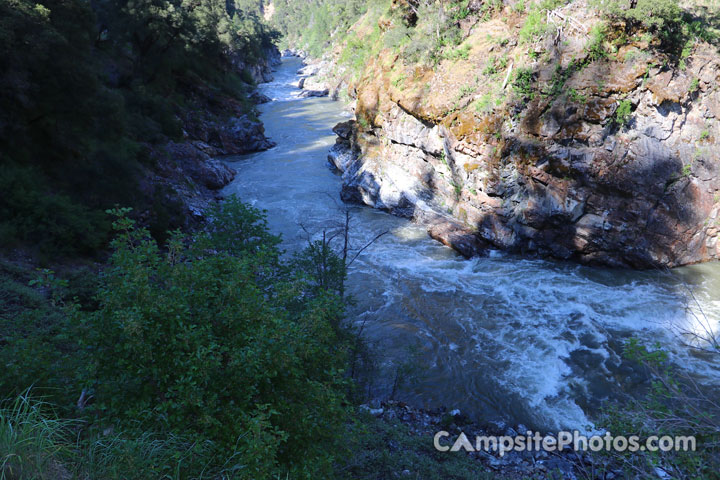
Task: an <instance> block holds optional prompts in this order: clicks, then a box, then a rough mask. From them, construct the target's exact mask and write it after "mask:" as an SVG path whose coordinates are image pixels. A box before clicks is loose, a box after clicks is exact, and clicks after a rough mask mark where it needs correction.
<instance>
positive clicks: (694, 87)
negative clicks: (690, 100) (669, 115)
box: [688, 77, 700, 93]
mask: <svg viewBox="0 0 720 480" xmlns="http://www.w3.org/2000/svg"><path fill="white" fill-rule="evenodd" d="M699 88H700V80H699V79H698V78H697V77H695V78H693V79H692V81H691V82H690V86H689V87H688V92H690V93H695V92H697V91H698V89H699Z"/></svg>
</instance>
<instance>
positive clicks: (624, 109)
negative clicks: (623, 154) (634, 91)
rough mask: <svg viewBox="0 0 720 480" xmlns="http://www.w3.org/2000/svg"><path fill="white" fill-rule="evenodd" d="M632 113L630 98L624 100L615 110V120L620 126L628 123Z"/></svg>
mask: <svg viewBox="0 0 720 480" xmlns="http://www.w3.org/2000/svg"><path fill="white" fill-rule="evenodd" d="M630 115H632V102H631V101H630V100H622V101H621V102H620V104H619V105H618V107H617V109H616V110H615V116H614V117H613V121H614V122H615V124H616V125H618V126H621V127H622V126H624V125H627V123H628V122H629V121H630Z"/></svg>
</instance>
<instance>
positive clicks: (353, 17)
mask: <svg viewBox="0 0 720 480" xmlns="http://www.w3.org/2000/svg"><path fill="white" fill-rule="evenodd" d="M273 6H274V7H275V13H274V15H273V17H272V22H273V24H274V25H275V27H276V28H277V29H278V30H279V31H280V32H281V33H282V34H283V39H282V42H283V44H284V45H288V46H293V47H302V48H304V49H306V50H307V51H308V52H309V53H310V54H311V55H313V56H316V57H317V56H320V55H321V54H322V53H323V52H324V51H325V49H326V48H327V47H328V46H329V45H330V40H335V41H336V42H338V43H339V41H340V40H341V39H342V36H343V35H345V32H347V31H348V30H349V28H350V27H351V26H352V24H353V23H355V22H356V21H357V20H358V19H359V18H360V17H361V16H362V15H363V14H364V13H366V12H367V11H368V10H372V11H373V15H372V16H374V17H377V16H378V15H379V14H380V13H381V12H384V11H385V10H387V8H388V7H389V2H388V1H387V0H374V1H372V2H363V1H361V0H330V1H319V0H301V1H293V0H280V1H276V2H273ZM333 35H335V37H334V38H333V37H332V36H333Z"/></svg>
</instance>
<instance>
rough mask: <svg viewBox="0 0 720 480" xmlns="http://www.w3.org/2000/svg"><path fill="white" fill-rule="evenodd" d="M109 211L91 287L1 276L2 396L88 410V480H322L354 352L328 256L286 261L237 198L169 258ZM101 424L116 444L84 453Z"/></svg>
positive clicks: (313, 250)
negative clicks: (105, 246)
mask: <svg viewBox="0 0 720 480" xmlns="http://www.w3.org/2000/svg"><path fill="white" fill-rule="evenodd" d="M110 213H112V215H114V216H115V217H116V220H115V222H114V224H113V228H114V229H115V231H116V232H117V237H116V238H115V240H114V241H113V242H112V246H113V248H114V250H115V251H114V253H113V255H112V257H111V258H110V260H109V264H108V266H107V267H106V268H105V269H104V270H103V273H102V275H101V276H100V277H99V279H98V280H96V281H95V282H92V281H87V280H83V277H82V276H77V275H76V276H74V277H70V278H69V279H68V280H69V281H66V280H65V278H63V277H60V276H58V275H57V274H55V273H54V272H52V271H50V270H42V271H39V272H38V273H37V274H31V273H30V272H27V271H26V270H24V269H23V268H22V267H16V266H13V265H12V264H4V263H3V264H0V266H2V271H1V272H0V274H1V275H0V282H2V283H0V287H1V288H0V332H2V333H0V335H1V336H0V342H2V344H3V348H2V349H0V364H2V365H3V367H4V368H3V370H2V372H1V374H0V390H2V391H3V392H6V393H10V392H14V391H15V392H16V391H17V390H18V389H20V388H25V387H26V386H28V385H33V384H34V385H35V386H36V387H35V389H36V390H37V391H39V392H42V393H43V394H47V395H49V396H50V397H51V398H52V399H53V401H55V402H57V403H58V404H59V405H61V406H62V412H64V414H65V415H69V414H72V413H74V412H75V411H74V409H71V408H68V407H69V406H70V405H74V404H75V403H76V402H78V396H80V392H81V391H82V392H83V395H82V397H83V398H85V401H83V402H81V403H86V402H87V400H88V399H91V400H90V402H89V403H87V405H86V406H84V410H83V412H82V415H83V418H85V419H86V420H87V422H88V423H89V427H86V428H83V440H82V444H81V445H79V446H78V448H77V449H78V451H79V452H81V454H79V455H80V457H79V458H73V459H72V460H71V463H72V464H73V465H76V466H77V468H79V469H80V470H82V471H83V472H94V473H93V475H96V476H92V477H91V478H138V479H140V478H159V477H162V476H165V475H167V476H168V477H170V478H198V477H199V476H202V475H203V474H202V472H205V474H207V475H211V474H213V473H212V472H215V473H217V472H219V471H225V470H228V469H229V471H230V472H231V473H230V474H228V475H229V476H231V477H232V478H271V477H272V476H274V475H283V476H284V475H285V474H287V475H290V476H291V477H292V478H317V477H326V476H327V475H328V474H330V473H331V471H332V467H333V462H334V460H335V458H336V455H338V454H340V453H341V452H342V446H341V445H339V444H338V443H337V442H338V441H339V439H340V436H339V435H338V434H337V432H338V431H339V429H340V428H341V427H342V426H343V424H344V421H345V419H346V414H345V408H344V406H343V405H344V404H345V402H346V398H347V394H348V392H349V390H350V389H349V383H348V382H349V380H348V378H347V376H346V375H345V374H344V370H345V368H346V366H347V365H348V363H349V362H348V352H349V348H350V347H349V346H350V340H351V338H350V334H349V333H348V332H346V331H345V330H344V329H343V328H341V327H340V319H341V318H342V316H343V314H344V300H343V298H342V296H343V282H344V280H345V264H344V261H343V260H342V259H341V258H340V257H338V255H336V254H335V252H334V250H333V249H332V248H330V245H329V243H328V242H314V243H311V244H310V245H309V247H308V248H307V249H306V250H305V251H304V252H299V253H297V254H296V255H295V256H294V257H293V258H292V259H290V260H283V258H282V257H281V252H280V250H279V249H278V244H279V241H280V240H279V238H278V237H276V236H273V235H271V234H270V233H268V231H267V224H266V220H265V217H264V215H263V214H262V212H260V211H258V210H257V209H254V208H252V207H250V206H247V205H244V204H242V203H241V202H239V201H237V200H236V199H234V198H231V199H229V200H228V201H226V202H225V203H223V204H222V205H218V206H216V207H215V208H213V209H211V210H210V211H209V212H208V217H209V222H208V227H207V229H206V231H203V232H199V233H197V234H195V235H193V236H184V235H182V234H180V233H178V232H175V233H173V234H171V235H170V237H169V240H168V242H167V248H166V249H161V248H160V247H159V246H158V244H157V242H156V241H155V240H154V239H153V238H152V237H151V236H150V235H149V232H148V231H147V230H144V229H140V228H137V227H136V226H135V222H134V221H133V220H132V219H130V218H128V214H129V213H130V209H128V208H122V209H121V208H116V209H113V210H111V211H110ZM88 292H92V293H88ZM97 419H101V420H100V422H97ZM96 422H97V423H96ZM108 425H110V426H116V427H119V430H118V432H119V433H117V434H112V435H111V436H106V435H104V434H103V435H102V436H100V438H98V439H97V441H96V440H93V439H95V438H96V437H98V436H99V434H100V429H105V428H106V427H107V426H108ZM141 432H142V433H141ZM188 439H192V440H188ZM138 469H140V470H138ZM129 472H135V473H129ZM213 478H215V477H213Z"/></svg>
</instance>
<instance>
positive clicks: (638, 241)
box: [329, 21, 720, 268]
mask: <svg viewBox="0 0 720 480" xmlns="http://www.w3.org/2000/svg"><path fill="white" fill-rule="evenodd" d="M493 22H496V23H499V21H492V22H489V23H490V24H492V23H493ZM484 26H485V28H484V29H483V30H480V31H478V33H477V38H478V40H477V42H475V43H471V45H472V48H471V49H470V51H469V55H468V59H467V60H466V61H465V60H460V61H456V62H455V63H452V64H451V63H450V62H447V61H446V62H443V63H441V64H440V65H439V66H438V67H437V68H436V69H434V71H433V70H429V69H423V68H422V67H419V66H414V67H413V66H406V67H404V68H405V69H406V72H405V73H406V74H405V76H404V77H399V76H398V69H397V66H396V65H395V62H396V61H397V58H396V55H394V56H393V54H391V53H389V52H388V51H385V52H384V53H383V54H381V55H380V57H379V58H377V59H375V60H373V61H372V63H371V64H370V65H369V66H368V67H367V68H366V71H365V72H364V74H363V76H362V79H361V80H360V81H359V82H358V83H357V84H354V85H352V86H351V88H350V89H351V90H353V89H355V90H356V95H357V108H356V116H357V118H358V122H351V123H344V124H340V125H338V126H337V127H336V129H335V131H336V133H337V134H338V140H337V145H336V146H335V147H334V148H333V150H332V151H331V153H330V156H329V161H330V162H331V163H332V164H333V165H334V166H335V167H336V168H337V169H338V170H339V171H340V172H342V175H343V187H342V197H343V198H344V199H345V200H348V201H355V202H362V203H365V204H368V205H372V206H374V207H377V208H381V209H384V210H387V211H390V212H392V213H395V214H397V215H402V216H405V217H409V218H413V219H415V220H416V221H418V222H420V223H424V224H427V225H428V228H429V233H430V235H431V236H432V237H433V238H436V239H438V240H440V241H442V242H443V243H445V244H448V245H451V246H452V247H454V248H455V249H457V250H458V251H460V253H462V254H463V255H466V256H470V255H474V254H482V253H483V252H484V251H485V250H486V249H487V248H488V247H492V248H498V249H503V250H508V251H513V252H520V253H527V254H539V255H546V256H552V257H556V258H561V259H573V260H577V261H580V262H582V263H589V264H603V265H609V266H618V267H633V268H652V267H658V266H668V267H671V266H678V265H684V264H691V263H696V262H702V261H708V260H713V259H718V258H720V244H718V232H719V231H720V216H719V212H720V148H718V147H719V145H718V139H719V138H720V136H719V135H720V90H719V89H718V87H717V85H720V55H718V53H717V51H716V49H715V48H714V47H712V46H710V45H706V44H699V45H698V46H696V47H695V50H694V51H693V52H692V54H691V56H690V57H689V58H688V59H687V67H686V68H684V69H680V68H677V67H671V66H661V65H663V64H662V62H659V61H657V60H658V58H654V57H653V56H652V55H650V54H647V53H645V52H646V51H647V49H648V47H647V45H632V44H631V45H628V46H625V47H622V48H621V49H620V51H619V52H617V54H616V55H611V56H610V57H609V58H608V59H606V60H603V61H593V60H592V59H590V58H588V57H587V54H586V53H585V51H586V50H585V49H584V44H583V43H582V42H581V41H580V40H578V39H573V38H570V39H569V40H568V41H566V42H561V43H557V44H555V43H553V42H552V39H551V40H550V41H549V42H547V44H546V45H544V51H547V52H548V57H549V58H552V59H553V61H552V62H545V63H544V62H543V61H542V60H536V61H535V63H534V64H532V65H531V66H530V67H529V68H530V70H529V72H530V75H531V78H532V92H518V91H513V89H512V85H507V86H504V87H503V90H504V93H503V96H504V97H507V98H509V100H507V101H505V103H504V104H503V105H502V106H495V105H494V104H493V105H490V106H487V105H485V104H484V103H482V102H481V100H482V99H483V97H484V96H485V95H486V92H485V91H484V90H483V89H484V88H485V86H484V84H483V81H482V80H478V78H480V79H482V78H483V77H482V75H483V73H482V72H483V69H485V70H486V71H487V67H486V65H487V62H488V60H487V59H488V58H491V57H494V56H499V55H506V58H507V56H509V58H513V53H514V50H513V49H514V48H518V49H519V48H524V49H525V50H527V48H526V46H525V47H520V46H518V47H516V46H514V45H513V42H509V43H508V44H507V45H506V46H500V47H498V44H497V42H483V41H482V38H484V37H485V36H486V35H488V36H489V34H488V33H486V32H488V31H493V30H492V28H496V27H497V28H500V26H498V25H495V26H493V25H490V26H488V23H486V24H484ZM491 27H492V28H491ZM503 28H506V29H507V28H509V27H507V26H503ZM472 35H473V34H471V37H472ZM471 40H472V38H471ZM502 49H505V50H502ZM628 52H631V53H628ZM638 52H640V53H638ZM558 65H560V67H558ZM578 65H580V66H581V67H578ZM512 68H513V67H512V64H510V65H509V67H505V70H503V71H502V72H501V73H500V74H499V75H496V77H498V78H499V81H497V84H500V82H501V81H502V78H503V77H505V75H506V71H507V70H508V69H510V70H511V69H512ZM401 71H402V70H401ZM557 72H560V73H562V75H563V76H562V82H563V83H562V84H560V86H559V87H560V88H556V87H557V85H558V82H559V81H558V76H557V75H558V74H557ZM472 77H475V78H476V85H475V86H473V89H474V90H473V91H474V92H475V93H470V94H466V95H465V96H463V95H462V93H461V92H463V91H464V90H463V88H464V84H465V83H466V82H467V79H468V78H472ZM398 78H403V80H402V81H398V80H397V79H398ZM404 78H407V79H408V80H404ZM393 79H394V80H393ZM495 88H496V89H497V88H499V87H498V86H496V87H495ZM619 109H620V110H619ZM623 112H627V115H624V113H623Z"/></svg>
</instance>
